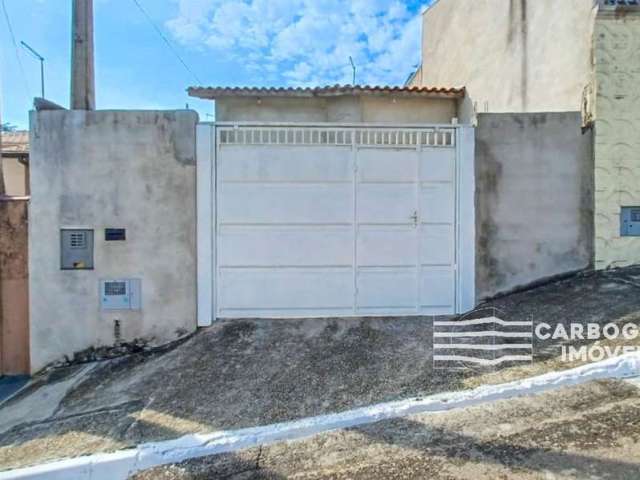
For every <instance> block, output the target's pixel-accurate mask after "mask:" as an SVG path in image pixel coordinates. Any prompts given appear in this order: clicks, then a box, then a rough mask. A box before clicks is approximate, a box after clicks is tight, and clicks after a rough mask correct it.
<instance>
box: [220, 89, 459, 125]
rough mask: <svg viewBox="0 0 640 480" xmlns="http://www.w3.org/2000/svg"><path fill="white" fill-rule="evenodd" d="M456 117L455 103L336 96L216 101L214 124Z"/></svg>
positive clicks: (415, 120)
mask: <svg viewBox="0 0 640 480" xmlns="http://www.w3.org/2000/svg"><path fill="white" fill-rule="evenodd" d="M456 85H457V84H456ZM447 86H448V85H447ZM454 86H455V85H454ZM457 116H458V101H457V100H455V99H439V98H402V97H398V98H394V97H393V96H380V97H374V96H366V97H358V96H336V97H328V98H261V99H259V98H257V97H256V98H222V99H219V100H216V120H217V121H219V122H229V121H260V122H321V123H322V122H342V123H359V122H365V123H366V122H370V123H438V124H443V123H444V124H450V123H451V120H452V119H453V118H455V117H457Z"/></svg>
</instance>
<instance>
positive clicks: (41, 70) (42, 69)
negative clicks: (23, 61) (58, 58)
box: [20, 41, 45, 98]
mask: <svg viewBox="0 0 640 480" xmlns="http://www.w3.org/2000/svg"><path fill="white" fill-rule="evenodd" d="M20 44H21V45H22V46H23V47H24V48H25V49H26V50H27V51H28V52H29V53H30V54H31V55H33V57H34V58H35V59H36V60H39V61H40V88H41V90H42V98H45V96H44V57H43V56H42V55H40V54H39V53H38V52H36V51H35V50H34V49H33V48H31V47H30V46H29V45H28V44H27V43H26V42H23V41H21V42H20Z"/></svg>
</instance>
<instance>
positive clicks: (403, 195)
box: [356, 147, 419, 315]
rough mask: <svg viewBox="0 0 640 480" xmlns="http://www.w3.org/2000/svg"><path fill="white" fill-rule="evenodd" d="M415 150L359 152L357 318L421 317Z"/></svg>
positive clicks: (366, 150) (357, 189)
mask: <svg viewBox="0 0 640 480" xmlns="http://www.w3.org/2000/svg"><path fill="white" fill-rule="evenodd" d="M418 160H419V155H418V152H417V150H416V149H415V148H409V149H402V148H395V149H390V148H366V147H359V148H358V151H357V175H356V203H357V208H356V212H357V214H356V218H357V226H356V228H357V242H358V243H357V248H356V251H357V262H356V263H357V265H356V268H357V272H356V275H357V278H356V285H357V290H356V297H357V301H356V305H357V312H358V313H360V314H362V315H367V314H383V313H385V312H386V313H387V314H389V313H391V314H415V313H417V312H418V310H417V308H418V289H417V282H418V273H417V262H416V256H417V251H418V230H417V226H418V219H417V213H416V212H417V191H416V182H417V172H418V170H417V169H418Z"/></svg>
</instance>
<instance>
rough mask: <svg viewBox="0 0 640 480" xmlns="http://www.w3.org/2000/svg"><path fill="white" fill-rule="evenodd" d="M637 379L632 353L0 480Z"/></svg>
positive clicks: (152, 459)
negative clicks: (599, 382) (498, 382)
mask: <svg viewBox="0 0 640 480" xmlns="http://www.w3.org/2000/svg"><path fill="white" fill-rule="evenodd" d="M637 376H640V353H629V354H625V355H621V356H619V357H615V358H611V359H607V360H604V361H601V362H597V363H592V364H589V365H584V366H582V367H578V368H574V369H571V370H566V371H561V372H552V373H548V374H545V375H540V376H537V377H532V378H528V379H524V380H518V381H515V382H510V383H505V384H501V385H486V386H482V387H478V388H475V389H473V390H466V391H461V392H453V393H444V394H438V395H433V396H430V397H427V398H422V399H421V398H417V399H410V400H401V401H397V402H389V403H382V404H378V405H373V406H370V407H363V408H358V409H355V410H350V411H347V412H342V413H337V414H330V415H322V416H318V417H309V418H304V419H301V420H295V421H292V422H285V423H277V424H273V425H266V426H262V427H252V428H244V429H240V430H230V431H220V432H215V433H210V434H194V435H185V436H183V437H180V438H178V439H175V440H169V441H164V442H157V443H146V444H142V445H139V446H138V447H136V448H134V449H129V450H122V451H119V452H114V453H105V454H95V455H89V456H85V457H79V458H72V459H66V460H60V461H56V462H51V463H46V464H43V465H37V466H35V467H28V468H22V469H16V470H10V471H6V472H0V480H17V479H21V480H24V479H29V480H35V479H42V480H45V479H46V480H126V479H127V477H128V476H129V475H131V474H133V473H135V472H138V471H141V470H145V469H148V468H151V467H155V466H159V465H166V464H170V463H176V462H181V461H184V460H187V459H190V458H197V457H203V456H207V455H214V454H219V453H228V452H234V451H237V450H242V449H245V448H249V447H254V446H257V445H267V444H270V443H275V442H279V441H283V440H295V439H300V438H304V437H309V436H312V435H316V434H318V433H323V432H327V431H330V430H337V429H341V428H348V427H355V426H359V425H365V424H369V423H374V422H378V421H380V420H386V419H390V418H397V417H404V416H407V415H414V414H419V413H437V412H444V411H448V410H452V409H456V408H465V407H470V406H473V405H479V404H482V403H487V402H492V401H497V400H505V399H509V398H514V397H519V396H525V395H533V394H537V393H542V392H545V391H549V390H554V389H558V388H561V387H566V386H571V385H578V384H581V383H585V382H589V381H593V380H601V379H614V378H618V379H621V378H631V377H637Z"/></svg>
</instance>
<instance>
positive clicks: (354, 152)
mask: <svg viewBox="0 0 640 480" xmlns="http://www.w3.org/2000/svg"><path fill="white" fill-rule="evenodd" d="M350 133H351V161H352V162H353V164H352V168H351V171H352V172H353V313H354V315H355V314H357V313H358V146H357V145H356V131H355V130H354V129H352V130H350Z"/></svg>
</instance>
